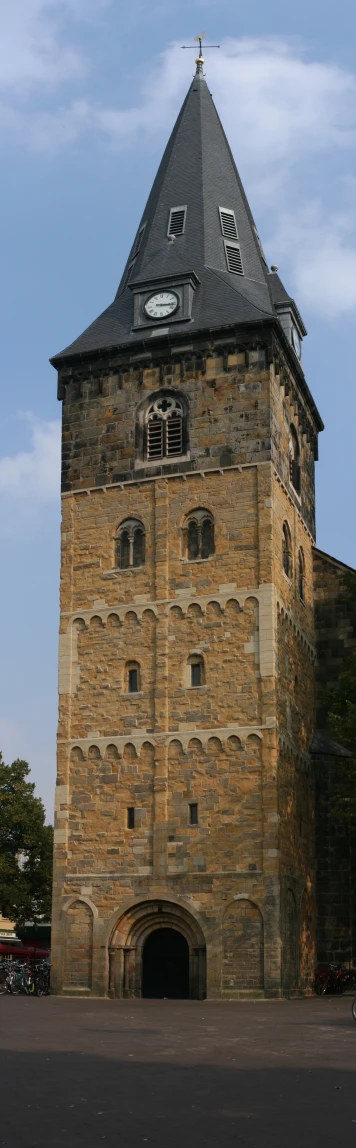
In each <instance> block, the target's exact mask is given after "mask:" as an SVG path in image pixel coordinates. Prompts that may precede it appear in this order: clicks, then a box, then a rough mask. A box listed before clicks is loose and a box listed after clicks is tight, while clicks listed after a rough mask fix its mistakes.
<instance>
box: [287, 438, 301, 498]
mask: <svg viewBox="0 0 356 1148" xmlns="http://www.w3.org/2000/svg"><path fill="white" fill-rule="evenodd" d="M289 479H290V482H291V483H292V486H294V490H296V492H297V494H300V448H299V439H298V435H297V432H296V429H295V427H294V426H291V427H290V431H289Z"/></svg>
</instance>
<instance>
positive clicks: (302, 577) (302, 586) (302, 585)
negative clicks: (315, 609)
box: [298, 548, 305, 602]
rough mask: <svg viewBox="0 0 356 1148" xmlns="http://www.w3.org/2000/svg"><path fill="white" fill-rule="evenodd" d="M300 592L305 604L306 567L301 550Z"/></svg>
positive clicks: (299, 558)
mask: <svg viewBox="0 0 356 1148" xmlns="http://www.w3.org/2000/svg"><path fill="white" fill-rule="evenodd" d="M298 591H299V597H300V600H301V602H305V565H304V554H303V551H302V549H301V548H300V550H299V554H298Z"/></svg>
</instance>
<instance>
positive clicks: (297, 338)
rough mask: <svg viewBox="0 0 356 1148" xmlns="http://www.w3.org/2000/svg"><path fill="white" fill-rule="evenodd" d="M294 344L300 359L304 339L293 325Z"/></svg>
mask: <svg viewBox="0 0 356 1148" xmlns="http://www.w3.org/2000/svg"><path fill="white" fill-rule="evenodd" d="M292 346H293V347H294V350H295V353H296V356H297V358H298V359H300V357H301V354H302V340H301V337H300V334H299V331H297V328H296V327H292Z"/></svg>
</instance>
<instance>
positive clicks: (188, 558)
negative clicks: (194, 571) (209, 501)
mask: <svg viewBox="0 0 356 1148" xmlns="http://www.w3.org/2000/svg"><path fill="white" fill-rule="evenodd" d="M204 522H209V523H210V526H211V537H212V547H211V550H210V553H209V554H203V553H202V550H203V545H204V542H203V525H204ZM193 524H195V525H196V532H197V543H198V553H197V554H196V555H193V554H192V553H189V547H190V540H189V533H190V528H191V526H192V525H193ZM182 537H183V559H184V561H185V562H210V560H211V558H213V557H214V554H215V522H214V515H213V514H212V512H211V510H207V509H206V508H205V507H197V508H196V509H195V510H191V511H190V513H189V514H187V516H186V518H185V520H184V523H183V527H182Z"/></svg>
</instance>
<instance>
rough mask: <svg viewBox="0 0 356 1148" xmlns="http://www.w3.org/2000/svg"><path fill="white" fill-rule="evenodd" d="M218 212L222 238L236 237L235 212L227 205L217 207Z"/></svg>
mask: <svg viewBox="0 0 356 1148" xmlns="http://www.w3.org/2000/svg"><path fill="white" fill-rule="evenodd" d="M219 212H220V223H221V230H222V233H223V236H224V239H238V238H239V237H238V234H237V227H236V219H235V212H234V211H230V209H229V208H228V207H219Z"/></svg>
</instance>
